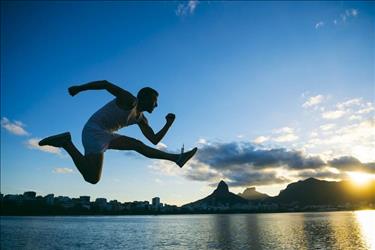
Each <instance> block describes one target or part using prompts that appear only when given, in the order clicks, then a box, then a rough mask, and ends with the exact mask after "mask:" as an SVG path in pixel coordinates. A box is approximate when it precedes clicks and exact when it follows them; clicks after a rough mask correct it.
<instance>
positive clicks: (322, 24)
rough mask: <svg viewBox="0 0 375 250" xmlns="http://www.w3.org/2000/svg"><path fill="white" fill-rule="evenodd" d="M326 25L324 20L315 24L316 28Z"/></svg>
mask: <svg viewBox="0 0 375 250" xmlns="http://www.w3.org/2000/svg"><path fill="white" fill-rule="evenodd" d="M323 26H324V22H322V21H320V22H317V23H316V24H315V29H319V28H321V27H323Z"/></svg>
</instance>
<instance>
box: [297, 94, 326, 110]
mask: <svg viewBox="0 0 375 250" xmlns="http://www.w3.org/2000/svg"><path fill="white" fill-rule="evenodd" d="M323 100H324V96H323V95H316V96H312V97H310V98H309V99H308V100H307V101H306V102H305V103H304V104H302V107H304V108H310V107H313V106H316V105H318V104H320V103H321V102H322V101H323Z"/></svg>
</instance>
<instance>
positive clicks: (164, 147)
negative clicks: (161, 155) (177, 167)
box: [156, 142, 168, 150]
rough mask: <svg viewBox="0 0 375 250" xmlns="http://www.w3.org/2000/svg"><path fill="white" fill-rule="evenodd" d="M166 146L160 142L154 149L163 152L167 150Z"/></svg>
mask: <svg viewBox="0 0 375 250" xmlns="http://www.w3.org/2000/svg"><path fill="white" fill-rule="evenodd" d="M167 147H168V146H167V145H165V144H164V143H162V142H159V143H158V144H157V145H156V148H157V149H159V150H165V149H167Z"/></svg>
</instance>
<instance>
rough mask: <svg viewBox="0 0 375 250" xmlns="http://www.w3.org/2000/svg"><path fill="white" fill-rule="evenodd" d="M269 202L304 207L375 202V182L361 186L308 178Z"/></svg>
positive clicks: (291, 186) (271, 198) (292, 185)
mask: <svg viewBox="0 0 375 250" xmlns="http://www.w3.org/2000/svg"><path fill="white" fill-rule="evenodd" d="M267 201H271V202H275V203H278V204H290V203H293V202H297V203H299V204H303V205H335V204H345V203H360V202H375V181H373V182H371V183H368V184H366V185H363V186H360V185H355V184H353V183H352V182H350V181H340V182H335V181H323V180H318V179H314V178H308V179H306V180H303V181H298V182H294V183H291V184H289V185H288V186H287V187H286V189H284V190H282V191H280V194H279V195H278V196H276V197H270V198H268V199H267Z"/></svg>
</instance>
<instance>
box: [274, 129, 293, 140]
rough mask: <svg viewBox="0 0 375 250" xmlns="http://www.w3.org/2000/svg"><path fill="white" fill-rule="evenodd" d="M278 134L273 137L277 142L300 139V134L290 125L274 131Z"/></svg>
mask: <svg viewBox="0 0 375 250" xmlns="http://www.w3.org/2000/svg"><path fill="white" fill-rule="evenodd" d="M274 133H275V134H277V136H275V137H273V138H272V140H273V141H275V142H291V141H295V140H297V139H298V136H297V135H295V134H294V129H293V128H289V127H283V128H280V129H276V130H275V131H274Z"/></svg>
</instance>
